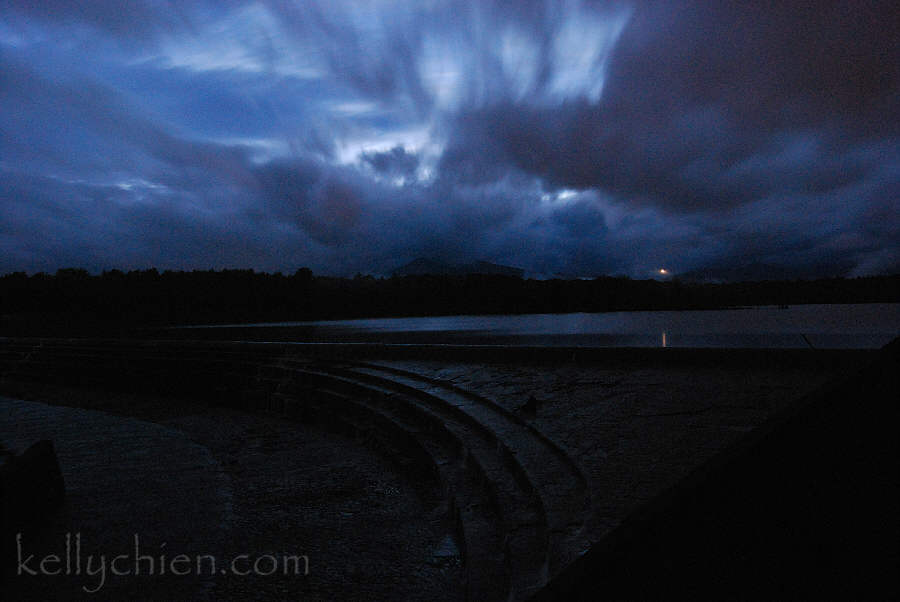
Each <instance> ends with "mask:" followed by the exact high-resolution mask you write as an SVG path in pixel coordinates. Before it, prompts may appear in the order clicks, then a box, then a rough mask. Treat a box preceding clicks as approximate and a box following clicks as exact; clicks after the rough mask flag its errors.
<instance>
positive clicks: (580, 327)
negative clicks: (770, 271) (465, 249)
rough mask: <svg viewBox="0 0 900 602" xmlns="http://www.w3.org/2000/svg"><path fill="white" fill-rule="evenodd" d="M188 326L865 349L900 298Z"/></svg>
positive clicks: (456, 340)
mask: <svg viewBox="0 0 900 602" xmlns="http://www.w3.org/2000/svg"><path fill="white" fill-rule="evenodd" d="M182 328H227V329H241V330H242V331H243V332H242V333H241V335H249V338H253V339H257V340H259V339H265V338H266V333H267V332H272V333H273V334H274V333H275V332H277V333H278V337H277V338H278V339H279V340H295V341H298V342H346V343H352V342H359V343H364V342H365V343H373V342H374V343H432V344H494V345H497V344H500V345H548V346H568V345H575V346H592V347H755V348H774V347H781V348H784V347H795V348H809V347H812V348H817V349H840V348H845V349H854V348H855V349H860V348H877V347H881V346H882V345H884V344H886V343H888V342H889V341H890V340H892V339H893V338H894V337H896V336H898V335H900V303H864V304H846V305H795V306H791V307H787V308H783V307H775V306H762V307H746V308H735V309H723V310H696V311H628V312H606V313H573V314H523V315H485V316H438V317H409V318H372V319H360V320H328V321H318V322H279V323H264V324H230V325H224V326H221V325H220V326H188V327H182ZM245 329H246V330H245ZM257 329H259V330H257ZM235 334H237V333H235ZM236 338H242V337H236Z"/></svg>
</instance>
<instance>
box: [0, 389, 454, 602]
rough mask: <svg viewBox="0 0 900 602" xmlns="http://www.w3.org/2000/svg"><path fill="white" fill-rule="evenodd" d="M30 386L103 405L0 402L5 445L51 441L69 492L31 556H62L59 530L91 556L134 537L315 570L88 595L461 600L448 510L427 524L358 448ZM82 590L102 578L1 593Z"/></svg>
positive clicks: (30, 582) (217, 416)
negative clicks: (48, 435) (285, 559)
mask: <svg viewBox="0 0 900 602" xmlns="http://www.w3.org/2000/svg"><path fill="white" fill-rule="evenodd" d="M31 390H32V392H33V393H34V394H37V395H40V396H41V398H43V399H46V400H48V401H52V402H54V403H62V404H71V405H80V406H86V407H91V408H94V409H102V410H103V411H92V410H83V409H76V408H69V407H60V406H49V405H45V404H43V403H36V402H29V401H20V400H11V399H8V398H0V399H2V401H0V408H2V411H0V417H2V419H0V433H2V437H3V438H4V440H5V441H7V443H8V444H12V446H13V447H15V446H16V445H18V444H19V442H20V441H27V440H28V439H29V438H30V437H32V436H33V435H34V434H36V433H39V432H52V433H53V437H54V438H55V439H57V440H58V441H59V442H60V443H59V445H60V461H61V463H62V465H63V469H64V472H65V474H66V479H67V483H68V482H72V483H73V491H72V497H70V499H69V501H68V503H67V505H66V508H65V511H64V512H63V513H61V514H60V515H59V516H56V517H54V520H53V521H52V523H51V524H50V525H49V526H48V528H47V529H46V530H45V531H44V533H43V534H42V537H41V539H40V541H38V542H35V544H34V545H33V546H32V545H28V544H29V542H26V544H27V547H26V551H27V552H29V553H36V552H37V551H38V549H43V550H46V552H43V553H44V554H48V553H57V554H64V553H65V533H67V532H72V533H75V532H81V533H82V539H83V547H84V552H83V553H84V554H87V553H91V552H93V553H95V554H100V553H107V554H113V555H114V554H120V553H121V554H130V553H131V551H132V550H133V542H132V541H131V538H132V537H133V533H134V532H135V531H137V532H140V533H141V550H142V553H143V552H144V551H146V553H148V554H152V555H156V556H157V557H158V556H159V554H160V553H161V550H160V547H159V544H160V543H161V542H163V541H165V542H166V546H165V548H163V550H168V551H169V554H170V557H171V555H173V554H176V553H184V554H188V555H191V556H192V557H193V555H196V554H213V555H215V556H216V558H217V562H219V563H220V565H221V564H222V563H228V562H230V561H231V560H232V559H234V558H235V557H237V556H238V555H242V554H249V555H251V560H252V559H255V558H258V557H260V556H264V555H272V556H276V557H281V556H282V555H285V554H286V555H305V556H307V558H308V562H309V574H308V575H307V576H299V577H294V576H288V577H285V576H283V575H280V574H277V575H268V576H265V575H246V576H244V575H240V576H239V575H232V574H227V575H215V576H209V575H206V576H205V577H203V578H200V579H198V578H196V577H193V576H188V577H180V578H178V579H175V578H170V579H166V578H160V577H156V578H149V577H140V578H135V577H128V578H120V579H118V581H115V582H112V581H109V582H108V583H107V585H105V586H104V588H103V589H102V590H101V591H100V592H98V593H97V594H92V595H91V599H100V600H104V599H109V600H120V599H134V600H277V599H302V600H323V601H324V600H340V599H371V600H383V599H428V600H435V601H458V600H461V599H462V588H461V583H462V581H463V580H462V576H461V574H460V571H461V567H460V557H459V551H458V550H454V548H453V547H452V546H448V545H447V542H446V541H445V540H446V538H447V533H448V528H449V527H448V526H447V525H446V523H445V521H444V520H443V516H432V515H430V514H429V513H428V512H427V511H426V510H425V509H424V508H423V507H422V505H421V502H420V501H419V500H418V498H417V497H416V495H415V487H414V486H413V484H411V483H409V482H407V481H405V480H404V479H402V478H399V477H398V476H396V474H395V473H394V471H393V469H392V468H391V467H390V466H389V465H388V464H387V463H386V462H385V461H384V460H382V459H380V458H378V457H376V456H374V455H373V454H372V452H371V451H370V450H368V449H366V448H364V447H363V446H361V445H359V444H357V443H354V442H353V441H351V440H348V439H346V438H342V437H337V436H335V435H332V434H329V433H325V432H322V431H321V430H320V429H316V428H311V427H308V426H306V425H302V424H297V423H295V422H290V421H285V420H283V419H279V418H274V417H270V416H265V415H258V414H248V413H245V412H240V411H235V410H229V409H224V408H215V407H210V406H208V405H205V404H198V403H193V402H190V401H187V400H173V399H167V398H158V397H150V396H137V395H129V394H122V393H109V392H105V391H90V390H77V389H64V388H60V387H53V386H39V385H32V387H31ZM113 413H115V414H127V415H130V416H139V417H140V418H141V420H134V419H132V418H130V417H129V418H126V417H122V416H116V415H112V414H113ZM154 423H156V424H154ZM95 449H99V450H100V451H99V453H94V451H93V450H95ZM217 566H219V565H217ZM267 566H268V565H267ZM242 568H244V567H242ZM82 584H85V585H87V586H88V587H90V588H93V587H95V585H96V579H94V580H92V579H91V578H88V579H81V580H79V579H77V578H70V579H66V578H64V577H42V578H34V577H33V578H30V579H27V580H26V579H24V578H18V579H17V580H16V582H14V583H13V584H12V586H11V587H6V588H3V587H0V594H2V596H3V599H11V600H13V599H23V600H26V599H27V600H45V599H81V598H82V597H83V596H86V595H87V594H85V593H84V592H82V591H80V589H79V588H80V587H81V585H82ZM7 595H9V596H10V597H9V598H7V597H6V596H7Z"/></svg>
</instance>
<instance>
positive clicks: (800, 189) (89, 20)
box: [0, 0, 900, 278]
mask: <svg viewBox="0 0 900 602" xmlns="http://www.w3.org/2000/svg"><path fill="white" fill-rule="evenodd" d="M892 15H893V7H892V5H891V4H890V3H887V2H875V1H871V2H860V3H852V4H849V3H844V2H821V3H816V4H815V6H812V7H803V6H799V5H795V4H794V3H791V5H788V4H785V5H783V6H782V5H781V4H777V5H774V6H770V5H767V6H766V7H765V8H761V7H759V6H753V7H751V6H749V5H747V4H746V3H737V2H721V3H716V4H715V5H714V6H713V5H710V4H709V3H706V2H682V3H669V2H653V1H644V2H631V3H629V2H615V1H608V2H603V1H597V2H588V1H583V2H578V1H574V0H572V1H565V2H551V1H536V0H528V1H521V0H520V1H516V2H513V1H511V0H507V1H504V0H496V1H493V2H488V1H483V0H480V1H477V2H476V1H475V0H471V1H461V0H456V1H449V0H448V1H436V2H418V1H413V0H394V1H383V2H365V3H363V2H357V1H352V0H330V1H324V0H323V1H321V2H314V1H304V2H291V1H287V0H268V1H260V2H243V1H238V0H229V1H227V2H208V3H203V2H151V1H146V2H133V3H128V6H127V8H126V9H123V8H122V5H121V4H120V3H118V2H108V1H104V0H97V1H94V2H84V3H70V2H40V3H34V2H18V1H15V0H14V1H12V2H8V3H5V4H4V6H3V7H2V8H0V272H6V271H12V270H26V271H38V270H45V271H53V270H55V269H57V268H59V267H64V266H84V267H87V268H89V269H92V270H100V269H107V268H120V269H123V268H124V269H128V268H142V267H149V266H156V267H159V268H187V269H190V268H201V269H205V268H211V267H212V268H221V267H253V268H256V269H265V270H284V271H293V270H294V269H296V268H297V267H299V266H309V267H311V268H313V270H314V271H316V272H324V273H332V274H353V273H355V272H368V273H376V274H379V273H381V274H384V273H390V272H391V270H392V269H394V268H395V267H397V266H399V265H401V264H403V263H405V262H407V261H409V260H411V259H413V258H415V257H419V256H426V257H435V258H439V259H446V260H479V259H483V260H491V261H495V262H499V263H505V264H511V265H516V266H519V267H522V268H525V270H526V272H528V273H531V274H538V275H553V274H562V275H568V276H592V275H598V274H603V273H609V274H628V275H632V276H639V277H640V276H646V275H648V274H650V273H652V271H653V270H655V269H657V268H659V267H661V266H665V267H667V268H668V269H670V270H671V271H673V272H675V273H688V272H693V273H698V274H718V275H723V277H726V278H727V277H738V276H741V275H748V274H749V275H751V276H756V275H765V274H767V273H770V274H777V275H787V276H819V275H861V274H873V273H884V272H896V271H898V270H900V249H898V241H900V217H898V215H900V211H898V195H900V73H898V71H900V53H898V48H897V43H898V39H900V35H898V31H897V25H896V20H895V19H892V18H891V16H892Z"/></svg>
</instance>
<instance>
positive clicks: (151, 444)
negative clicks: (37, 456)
mask: <svg viewBox="0 0 900 602" xmlns="http://www.w3.org/2000/svg"><path fill="white" fill-rule="evenodd" d="M0 433H2V434H3V435H2V436H3V439H4V441H5V442H6V444H7V445H8V446H9V447H10V448H11V449H21V448H23V447H26V446H27V445H29V444H30V443H31V442H33V441H35V440H38V439H46V438H51V439H52V440H53V441H54V444H55V446H56V450H57V454H58V457H59V460H60V467H61V470H62V473H63V478H64V480H65V482H66V488H67V490H66V501H65V503H64V505H63V507H62V508H61V509H60V511H59V512H57V513H54V514H53V515H51V516H48V517H47V521H46V525H45V528H44V529H43V530H42V531H41V533H40V534H39V535H37V536H36V539H35V540H26V541H23V552H24V554H23V558H27V556H28V555H30V554H34V555H35V557H36V558H37V559H38V560H40V559H41V558H43V557H44V556H46V555H47V554H56V555H59V556H64V555H65V554H66V535H67V534H71V536H72V538H73V541H74V538H75V537H76V535H77V534H80V536H81V541H82V556H83V558H84V560H85V563H86V557H87V555H89V554H94V555H99V554H106V555H107V558H108V559H111V558H112V557H113V556H115V555H119V554H133V551H134V549H135V543H134V535H135V534H138V535H139V537H140V540H139V541H140V549H141V550H142V553H146V554H152V555H158V554H159V553H160V551H161V550H162V551H163V552H164V551H165V550H164V549H163V548H161V547H160V546H162V545H163V543H165V548H168V549H169V550H176V551H177V552H176V553H185V554H198V553H217V550H218V549H219V548H220V546H221V544H222V541H223V538H224V535H225V533H226V532H227V530H228V529H229V528H230V526H231V525H230V523H231V521H232V513H231V487H230V483H229V479H228V478H227V476H226V475H225V474H224V472H223V471H222V468H221V466H220V465H219V463H218V462H216V460H215V459H214V458H213V457H212V455H211V454H210V453H209V450H207V449H206V448H204V447H202V446H200V445H197V444H196V443H194V442H192V441H191V440H190V439H189V438H188V437H187V436H185V435H184V434H183V433H180V432H178V431H175V430H172V429H169V428H165V427H163V426H160V425H156V424H150V423H147V422H144V421H140V420H134V419H129V418H122V417H118V416H110V415H107V414H104V413H101V412H95V411H90V410H83V409H78V408H64V407H58V406H50V405H46V404H43V403H37V402H29V401H21V400H13V399H7V398H0ZM95 561H96V562H97V564H96V565H95V568H98V567H99V556H98V557H97V558H96V560H95ZM37 564H39V563H32V564H31V565H30V567H31V568H32V569H35V568H36V566H37ZM48 566H49V565H48ZM82 566H83V569H84V570H86V569H87V567H86V565H85V564H83V565H82ZM146 570H149V569H146ZM63 571H65V570H64V569H63ZM73 571H74V568H73ZM99 584H100V577H99V576H97V577H88V576H85V575H81V576H75V575H65V574H63V575H57V576H32V575H28V574H24V575H22V576H14V577H13V578H11V580H10V582H9V584H7V585H4V598H5V599H9V600H25V599H33V600H47V599H54V598H56V597H58V596H60V595H62V596H64V597H65V596H67V595H71V596H73V597H77V596H78V595H79V594H81V595H84V592H81V591H79V590H80V588H81V587H82V586H84V587H87V588H88V589H94V588H96V587H97V586H98V585H99ZM209 586H210V581H209V580H208V579H204V578H197V579H192V580H189V581H187V580H180V581H179V582H177V583H175V582H173V581H172V580H167V579H164V578H161V579H149V578H148V579H136V578H124V577H116V576H113V575H111V574H108V575H107V580H106V583H104V584H103V587H102V588H101V589H100V592H98V593H99V594H100V596H101V598H107V597H108V598H110V599H115V598H119V599H124V598H129V597H135V598H137V597H141V598H142V599H154V598H159V599H162V598H164V597H166V596H167V595H171V593H172V588H177V589H178V591H179V592H180V593H179V595H181V596H185V597H196V598H199V599H203V598H205V597H206V595H207V592H208V589H209ZM7 596H8V597H7Z"/></svg>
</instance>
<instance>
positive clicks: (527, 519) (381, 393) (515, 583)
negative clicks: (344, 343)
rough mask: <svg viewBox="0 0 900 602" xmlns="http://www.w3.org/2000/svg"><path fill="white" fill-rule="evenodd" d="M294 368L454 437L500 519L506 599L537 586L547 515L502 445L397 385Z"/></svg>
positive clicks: (435, 434)
mask: <svg viewBox="0 0 900 602" xmlns="http://www.w3.org/2000/svg"><path fill="white" fill-rule="evenodd" d="M295 370H296V372H297V373H298V375H299V376H301V377H302V378H305V379H307V382H308V383H309V384H310V385H312V386H315V384H316V383H318V384H319V385H320V386H325V385H326V383H327V384H328V386H333V387H340V388H341V389H342V390H343V391H345V392H346V393H347V394H348V395H351V396H354V397H356V398H357V399H359V400H360V401H362V402H363V403H367V404H370V405H373V406H374V407H377V408H378V409H379V410H380V411H383V412H385V413H388V414H390V415H391V417H392V418H393V419H394V420H397V421H399V422H402V423H404V425H405V426H406V428H408V429H413V430H414V429H417V428H418V429H421V430H422V431H423V434H424V435H425V436H426V437H429V438H431V439H434V438H440V439H443V440H446V439H447V438H448V436H449V437H450V438H452V439H453V440H455V441H457V442H458V443H457V445H458V447H460V448H461V449H462V450H464V452H465V455H464V459H465V463H466V466H467V468H468V469H469V470H470V471H471V472H472V473H473V475H474V476H475V478H476V479H477V481H478V482H479V483H480V484H481V485H482V486H483V487H484V488H486V489H487V490H488V492H489V495H490V498H491V501H492V504H493V506H494V508H495V511H496V513H497V514H498V516H499V517H500V520H501V521H502V525H503V533H504V537H503V544H502V550H503V554H504V555H505V557H506V558H507V561H508V565H509V573H510V599H513V600H517V599H524V598H526V597H527V596H529V595H530V594H531V593H533V592H534V591H536V589H537V588H539V587H541V586H542V585H543V584H544V583H545V582H546V580H547V576H548V560H549V555H548V529H547V516H546V513H545V510H544V508H543V506H542V504H541V500H540V498H538V497H536V496H535V495H534V487H533V485H532V484H531V483H528V482H526V483H525V484H524V486H523V484H522V479H523V478H527V475H525V473H524V470H523V469H522V467H521V466H519V465H518V464H517V463H516V460H515V456H514V454H512V452H510V450H509V449H508V448H506V447H505V445H504V444H503V443H502V442H501V441H498V440H497V439H496V438H495V437H493V436H492V433H490V431H486V430H485V429H484V428H483V426H482V425H480V424H477V423H472V422H471V420H469V419H468V416H467V415H464V414H459V415H451V414H453V412H452V411H451V412H449V413H448V411H447V408H440V409H441V410H443V411H438V412H435V409H434V408H433V407H430V406H429V405H426V404H423V403H422V401H421V400H420V399H418V398H417V397H415V396H410V395H409V394H408V392H407V391H404V390H402V387H397V386H391V385H388V384H386V383H383V382H375V383H373V382H369V379H366V378H362V379H361V378H359V377H358V376H357V375H355V374H349V375H348V374H346V373H344V372H343V371H340V370H338V369H334V368H332V369H331V371H327V370H326V371H324V372H323V371H316V370H313V369H311V368H296V369H295Z"/></svg>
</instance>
